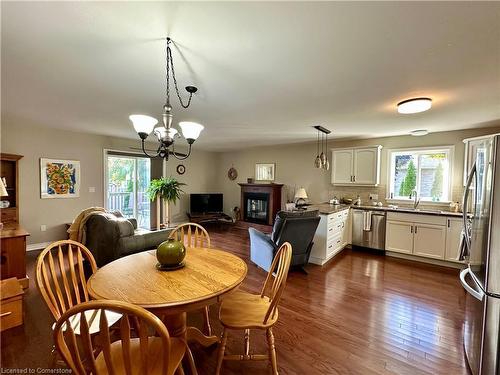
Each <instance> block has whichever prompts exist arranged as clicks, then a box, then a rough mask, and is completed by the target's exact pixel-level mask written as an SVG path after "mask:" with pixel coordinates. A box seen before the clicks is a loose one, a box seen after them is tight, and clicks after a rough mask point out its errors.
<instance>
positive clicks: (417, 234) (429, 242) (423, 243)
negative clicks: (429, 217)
mask: <svg viewBox="0 0 500 375" xmlns="http://www.w3.org/2000/svg"><path fill="white" fill-rule="evenodd" d="M413 234H414V235H413V254H415V255H419V256H423V257H427V258H435V259H444V253H445V248H446V227H443V226H442V225H433V224H415V225H414V226H413Z"/></svg>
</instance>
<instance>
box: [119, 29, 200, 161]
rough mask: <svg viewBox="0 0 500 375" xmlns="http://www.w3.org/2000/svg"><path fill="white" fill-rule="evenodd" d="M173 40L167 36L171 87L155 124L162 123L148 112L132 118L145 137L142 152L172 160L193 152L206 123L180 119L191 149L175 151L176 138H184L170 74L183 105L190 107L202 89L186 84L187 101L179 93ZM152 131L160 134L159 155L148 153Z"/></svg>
mask: <svg viewBox="0 0 500 375" xmlns="http://www.w3.org/2000/svg"><path fill="white" fill-rule="evenodd" d="M171 43H172V39H170V38H167V43H166V51H165V55H166V69H165V80H166V84H167V91H166V100H165V104H164V105H163V114H162V125H159V126H157V127H155V126H156V124H158V120H157V119H156V118H154V117H151V116H147V115H130V116H129V119H130V121H132V124H133V126H134V129H135V131H136V132H137V134H138V135H139V138H141V143H142V152H143V153H144V154H145V155H146V156H148V157H150V158H155V157H161V158H165V159H166V160H168V158H169V156H170V155H173V156H174V157H175V158H176V159H178V160H184V159H187V158H188V157H189V155H191V146H192V145H193V143H194V141H196V139H198V137H199V136H200V133H201V131H202V130H203V128H204V127H203V125H200V124H198V123H196V122H189V121H181V122H179V127H180V128H181V130H182V135H183V136H184V138H185V140H186V142H187V144H188V152H187V154H183V153H178V152H176V151H175V141H176V139H179V138H181V135H180V134H179V132H178V130H177V129H176V128H174V127H172V120H173V118H174V116H173V114H172V106H171V105H170V76H172V81H173V82H174V89H175V93H176V94H177V98H178V99H179V102H180V104H181V106H182V108H188V107H189V105H190V104H191V99H192V97H193V94H194V93H195V92H196V91H198V88H197V87H195V86H186V91H187V92H188V94H189V97H188V99H187V102H186V103H184V101H183V100H182V97H181V95H180V93H179V88H178V86H177V78H176V77H175V70H174V60H173V58H172V49H171V48H170V44H171ZM151 132H153V133H154V134H155V135H156V137H157V139H158V142H159V145H158V149H157V150H156V154H155V155H150V154H148V153H147V152H146V148H145V141H146V138H147V137H148V136H149V134H150V133H151Z"/></svg>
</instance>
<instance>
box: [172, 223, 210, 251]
mask: <svg viewBox="0 0 500 375" xmlns="http://www.w3.org/2000/svg"><path fill="white" fill-rule="evenodd" d="M168 237H169V238H175V239H176V240H177V241H181V242H182V243H184V246H186V247H206V248H209V247H210V236H209V235H208V232H207V230H206V229H205V228H203V227H202V226H201V225H200V224H196V223H184V224H181V225H178V226H177V227H175V228H174V230H172V232H170V235H169V236H168Z"/></svg>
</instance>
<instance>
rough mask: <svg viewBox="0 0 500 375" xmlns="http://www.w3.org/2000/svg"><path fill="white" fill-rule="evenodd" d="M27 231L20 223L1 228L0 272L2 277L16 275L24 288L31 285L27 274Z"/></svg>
mask: <svg viewBox="0 0 500 375" xmlns="http://www.w3.org/2000/svg"><path fill="white" fill-rule="evenodd" d="M27 236H29V233H28V232H26V231H25V230H24V229H23V228H22V227H21V226H19V225H18V224H13V225H10V224H9V225H6V226H4V228H3V229H2V230H0V267H1V270H0V274H1V278H2V280H3V279H8V278H11V277H16V278H17V279H18V280H19V282H20V283H21V285H22V287H23V288H27V287H28V286H29V278H28V275H26V237H27Z"/></svg>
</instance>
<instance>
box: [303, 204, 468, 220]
mask: <svg viewBox="0 0 500 375" xmlns="http://www.w3.org/2000/svg"><path fill="white" fill-rule="evenodd" d="M348 208H358V209H361V210H372V211H386V212H404V213H410V214H418V215H437V216H453V217H462V213H461V212H452V211H446V210H437V209H425V208H420V209H417V210H414V209H412V208H409V207H398V208H391V207H387V206H382V207H379V206H368V205H361V206H356V205H348V204H338V205H332V204H329V203H320V204H312V205H310V206H308V207H307V209H308V210H318V211H319V213H320V214H323V215H330V214H334V213H336V212H340V211H343V210H346V209H348Z"/></svg>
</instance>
